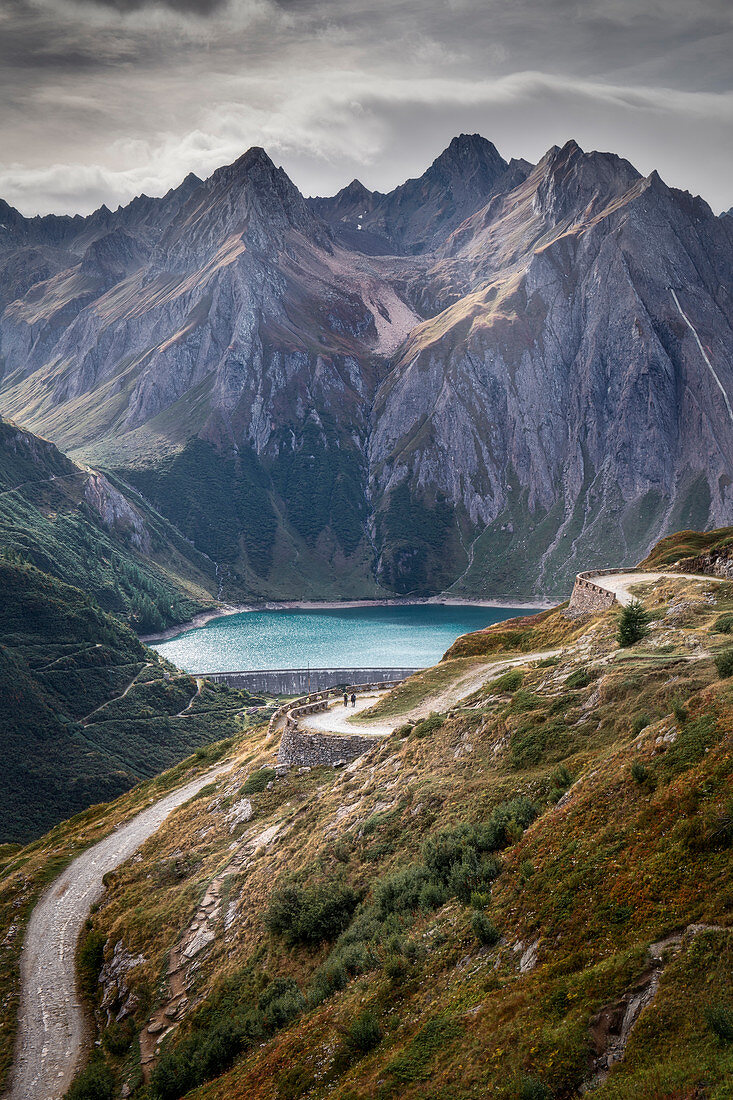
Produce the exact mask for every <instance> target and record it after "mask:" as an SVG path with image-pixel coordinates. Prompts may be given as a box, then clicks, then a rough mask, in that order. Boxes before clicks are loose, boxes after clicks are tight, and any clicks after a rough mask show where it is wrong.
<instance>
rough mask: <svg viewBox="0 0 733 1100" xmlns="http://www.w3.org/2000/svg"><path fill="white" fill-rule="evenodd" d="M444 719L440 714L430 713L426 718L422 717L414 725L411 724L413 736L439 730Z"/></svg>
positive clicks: (421, 735) (424, 735) (425, 734)
mask: <svg viewBox="0 0 733 1100" xmlns="http://www.w3.org/2000/svg"><path fill="white" fill-rule="evenodd" d="M444 721H445V718H444V717H443V715H442V714H431V715H429V716H428V717H427V718H423V720H422V721H421V722H418V723H417V725H416V726H413V728H412V732H413V735H414V736H415V737H427V736H428V735H429V734H431V733H435V731H436V730H439V729H440V727H441V726H442V725H443V723H444Z"/></svg>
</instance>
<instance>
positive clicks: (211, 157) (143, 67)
mask: <svg viewBox="0 0 733 1100" xmlns="http://www.w3.org/2000/svg"><path fill="white" fill-rule="evenodd" d="M202 16H205V18H203V17H202ZM732 28H733V8H731V7H730V6H729V5H728V3H727V2H724V0H699V2H698V3H696V4H695V5H694V6H693V5H689V3H688V0H585V2H584V4H582V5H578V4H577V2H576V0H511V2H510V0H392V2H391V3H389V4H386V3H384V2H383V0H350V2H346V0H201V2H200V3H196V2H195V0H165V3H164V2H163V0H157V2H155V3H153V2H152V0H150V2H145V0H12V2H9V0H5V3H4V5H3V0H0V106H2V108H3V109H2V111H0V149H2V150H3V152H2V157H3V161H4V164H0V195H2V196H3V197H5V198H7V199H8V200H9V201H12V202H14V203H15V204H16V205H18V206H19V207H20V208H21V209H22V210H23V211H24V212H28V213H33V212H36V211H42V210H47V209H55V210H63V209H69V210H84V209H89V208H90V207H91V206H92V205H94V204H98V203H99V202H101V201H107V202H108V204H109V205H112V204H114V203H115V202H119V201H125V200H126V199H128V198H131V197H132V196H133V195H134V194H136V193H137V192H138V191H141V190H145V191H148V192H149V193H161V192H162V191H164V190H166V189H167V188H168V187H170V186H172V185H175V184H176V183H177V182H179V180H180V179H181V178H182V177H183V176H184V175H185V174H186V173H187V172H188V171H189V170H193V171H195V172H196V173H197V174H199V175H202V174H207V173H209V172H211V171H212V170H213V169H214V168H215V167H217V165H219V164H221V163H225V162H226V161H228V160H232V159H234V158H235V157H236V156H237V155H238V154H239V153H241V152H242V150H243V149H244V148H246V147H247V146H249V145H254V144H257V145H264V146H265V147H266V148H267V149H268V151H270V153H271V155H273V157H274V159H276V160H277V159H279V160H280V161H282V163H283V164H284V166H285V168H286V169H287V170H288V171H289V172H290V174H291V175H292V176H293V178H294V179H295V181H296V183H298V184H299V185H300V186H301V187H302V188H303V189H304V190H305V191H307V192H310V193H314V192H319V193H325V192H328V191H333V190H336V189H337V188H338V187H339V186H341V184H343V183H345V182H347V181H348V179H349V178H351V177H352V176H354V175H358V176H359V177H360V178H362V179H364V182H365V183H368V184H370V185H371V186H374V187H379V188H380V189H384V188H385V187H390V186H393V185H394V184H395V183H397V182H399V180H400V179H403V178H405V176H406V175H410V174H412V175H414V174H416V173H419V172H420V171H422V170H423V168H424V167H425V165H426V164H427V163H429V162H430V160H431V159H432V158H433V157H434V156H435V155H436V153H437V152H439V151H440V148H441V147H442V145H444V144H447V142H448V141H449V140H450V138H451V137H452V136H453V135H454V134H455V133H458V132H460V131H466V130H479V131H481V132H483V133H484V134H485V135H486V136H487V137H489V138H491V139H492V140H493V141H495V142H496V144H497V145H498V146H499V148H500V149H501V151H502V152H503V153H504V154H505V155H515V156H526V157H529V158H530V159H537V157H539V156H541V155H542V153H543V152H544V151H545V150H546V149H547V148H548V146H550V145H551V144H554V143H560V142H561V141H562V140H564V139H565V138H566V137H576V138H577V139H578V140H579V141H580V143H581V145H584V146H586V147H596V148H598V147H601V148H608V149H615V150H616V151H618V152H619V153H621V154H623V155H624V156H626V157H628V158H629V159H631V160H632V161H634V162H635V163H637V165H638V167H639V168H640V169H641V170H642V171H644V172H648V171H650V170H651V169H652V168H654V167H657V168H658V169H659V170H660V172H661V174H662V175H663V176H665V177H666V178H668V180H669V182H671V183H674V184H676V185H678V186H686V187H689V188H690V189H691V190H696V191H699V192H701V193H702V194H703V195H705V196H706V197H708V198H709V199H710V201H712V202H713V203H714V204H715V205H716V206H717V207H719V208H720V207H723V206H725V207H726V208H727V207H729V206H730V204H731V193H730V184H729V180H730V178H731V176H733V172H732V171H731V169H733V164H732V163H731V152H730V150H731V149H733V104H732V103H731V99H730V94H731V86H732V83H733V82H732V80H731V71H730V56H731V54H733V29H732Z"/></svg>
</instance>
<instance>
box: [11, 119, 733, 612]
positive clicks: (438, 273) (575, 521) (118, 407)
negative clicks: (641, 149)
mask: <svg viewBox="0 0 733 1100" xmlns="http://www.w3.org/2000/svg"><path fill="white" fill-rule="evenodd" d="M0 225H1V226H2V228H0V305H1V306H2V309H3V312H2V315H1V316H0V409H2V412H3V413H4V414H5V415H7V416H11V417H13V418H14V419H15V420H16V421H17V422H19V423H22V424H24V425H26V426H27V427H28V428H30V429H31V430H32V431H35V432H39V433H42V434H43V435H45V436H48V437H49V438H51V439H53V440H54V442H56V443H57V444H58V445H59V446H61V447H62V448H64V449H65V450H67V451H69V452H70V453H71V455H72V457H74V458H76V459H77V460H79V459H83V460H85V461H89V462H93V463H94V464H95V465H97V466H102V467H103V468H105V469H108V470H111V471H113V472H116V473H117V475H118V476H119V475H121V476H123V477H124V479H125V481H126V482H129V483H132V484H134V485H135V486H136V487H137V488H138V489H139V490H140V491H141V492H142V493H143V494H144V495H145V497H146V498H148V499H149V500H150V501H151V502H152V503H153V504H154V505H155V507H156V508H157V509H158V510H159V511H160V512H162V513H163V514H164V515H165V516H166V517H167V518H168V519H169V520H170V521H171V522H172V523H174V524H175V525H176V526H177V527H178V528H179V530H180V531H181V532H182V534H184V535H185V536H186V537H187V538H189V539H191V540H192V541H193V542H194V543H195V545H196V547H197V548H198V549H199V550H200V551H202V552H203V553H205V554H207V555H209V557H210V558H211V559H212V560H213V561H215V562H216V564H217V576H218V582H219V586H220V592H219V594H220V595H223V596H225V597H228V598H237V597H242V596H244V595H253V594H254V595H263V596H269V597H275V598H277V597H283V598H284V597H288V596H317V595H318V596H325V595H331V594H335V593H338V594H341V595H345V596H351V595H372V594H376V593H382V594H384V593H385V592H386V593H396V594H400V595H407V594H419V595H425V594H430V593H434V592H439V591H444V590H450V591H451V592H452V593H453V594H458V595H467V596H468V595H471V594H474V593H477V592H482V593H486V592H490V593H492V594H495V595H514V594H517V593H522V594H523V595H528V594H536V595H548V594H550V595H556V594H560V593H561V592H564V591H565V590H566V589H567V586H568V582H569V579H570V577H571V576H572V574H573V573H574V572H575V571H576V569H577V568H578V567H586V566H589V565H600V566H603V565H606V564H608V563H609V562H611V561H613V562H614V563H633V562H635V561H636V560H638V559H639V558H640V557H642V556H643V555H644V554H645V553H646V552H647V551H648V549H649V548H650V546H651V545H652V544H653V543H654V542H655V541H656V540H657V539H658V538H659V537H661V536H663V535H664V534H666V533H668V532H669V531H671V530H674V529H679V528H683V527H706V526H710V525H721V524H725V523H730V522H731V521H732V519H733V502H732V499H731V488H732V486H731V475H730V470H731V468H732V466H733V461H732V460H733V423H732V422H731V417H730V415H729V412H728V403H729V401H730V400H731V394H733V302H732V300H731V286H733V219H731V218H730V217H729V216H727V215H723V216H721V217H716V216H715V215H714V214H713V212H712V211H711V210H710V208H709V207H708V205H707V204H706V203H705V202H704V201H703V200H702V199H700V198H696V197H693V196H691V195H689V194H688V193H686V192H682V191H678V190H675V189H674V188H670V187H668V186H667V185H666V184H665V183H664V182H663V181H662V180H661V179H660V178H659V176H658V175H657V174H656V173H655V172H653V173H652V174H651V175H650V176H648V177H646V178H644V177H642V176H641V175H640V174H639V173H638V172H637V171H636V169H635V168H634V167H633V166H632V165H631V164H629V163H628V162H627V161H625V160H623V159H622V158H620V157H618V156H615V155H613V154H610V153H598V152H591V153H586V152H584V151H583V150H582V149H580V147H579V146H578V145H577V143H575V142H572V141H571V142H568V143H567V144H566V145H565V146H564V147H563V148H562V149H560V148H558V147H553V148H552V149H550V150H549V151H548V153H547V154H546V155H545V156H544V157H543V158H542V160H541V161H540V162H539V163H538V164H537V165H535V166H533V165H530V164H528V163H527V162H525V161H512V162H507V161H505V160H504V159H503V158H502V157H501V156H500V154H499V153H498V152H497V150H496V148H495V147H494V146H493V145H492V144H491V143H490V142H488V141H486V140H485V139H484V138H482V137H480V136H478V135H465V134H462V135H460V136H458V137H456V138H454V139H453V141H452V142H451V143H450V145H449V146H448V148H447V149H446V150H445V151H444V152H443V153H442V154H441V155H440V156H439V157H438V158H437V159H436V160H435V162H434V163H433V164H432V165H431V166H430V167H429V168H428V169H427V171H426V172H425V173H424V174H423V175H422V176H421V177H420V178H419V179H415V180H408V181H407V182H406V183H404V184H402V185H400V186H399V187H397V188H395V189H394V190H393V191H391V192H389V193H388V194H382V193H379V192H371V191H369V190H368V189H367V188H365V187H364V186H363V184H361V183H360V182H359V181H358V180H355V181H353V182H352V183H351V184H349V185H348V187H346V188H344V189H343V190H342V191H340V192H339V193H338V194H337V195H336V196H334V197H333V198H328V199H324V198H317V199H305V198H304V197H303V196H302V195H301V194H300V192H299V191H298V189H297V188H296V187H295V185H294V184H293V183H292V181H291V180H290V179H289V178H288V176H287V175H286V173H285V172H284V171H283V170H282V169H281V168H277V167H276V166H275V165H274V164H273V162H272V161H271V159H270V158H269V157H268V156H267V154H266V153H265V152H264V150H262V149H251V150H249V151H248V152H247V153H245V154H244V155H243V156H242V157H240V158H239V159H238V160H237V161H236V162H235V163H234V164H232V165H229V166H227V167H224V168H220V169H219V170H217V171H216V172H215V173H214V174H213V175H212V176H211V177H210V178H209V179H208V180H206V181H203V182H202V181H200V180H198V179H197V178H196V177H194V176H189V177H187V179H186V180H184V182H183V183H182V184H181V185H180V187H179V188H176V189H174V190H172V191H171V192H169V193H168V194H167V195H166V196H164V197H163V198H161V199H151V198H147V197H145V196H141V197H140V198H139V199H136V200H134V201H133V202H132V203H130V204H128V205H127V206H125V207H121V208H120V209H119V210H117V211H115V212H111V211H108V210H106V208H104V207H103V208H102V209H101V210H100V211H97V212H95V213H94V214H92V215H90V216H89V217H88V218H79V217H75V218H57V217H49V218H32V219H25V218H23V217H22V216H21V215H20V214H19V213H18V212H17V211H14V210H12V208H10V207H8V206H7V205H6V204H2V206H1V207H0Z"/></svg>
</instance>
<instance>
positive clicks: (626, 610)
mask: <svg viewBox="0 0 733 1100" xmlns="http://www.w3.org/2000/svg"><path fill="white" fill-rule="evenodd" d="M650 622H651V616H650V615H649V613H648V612H647V611H645V610H644V605H643V604H642V603H640V601H639V600H632V601H631V603H629V604H627V605H626V607H622V608H621V611H620V613H619V616H618V630H617V631H616V641H617V642H618V644H619V645H620V646H630V645H634V644H635V643H636V642H640V641H641V639H642V638H645V637H646V636H647V634H648V633H649V623H650Z"/></svg>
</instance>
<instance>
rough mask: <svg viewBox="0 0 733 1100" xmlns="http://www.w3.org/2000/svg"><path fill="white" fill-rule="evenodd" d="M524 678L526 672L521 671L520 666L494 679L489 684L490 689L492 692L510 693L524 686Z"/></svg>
mask: <svg viewBox="0 0 733 1100" xmlns="http://www.w3.org/2000/svg"><path fill="white" fill-rule="evenodd" d="M523 680H524V673H523V672H520V671H519V669H518V668H513V669H511V670H510V671H509V672H505V673H504V675H503V676H499V677H498V678H497V679H496V680H492V681H491V683H490V684H489V685H488V686H489V690H490V691H491V692H492V693H494V692H495V693H497V694H501V695H504V694H507V695H508V694H510V693H511V692H514V691H516V690H517V688H520V687H521V686H522V682H523Z"/></svg>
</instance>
